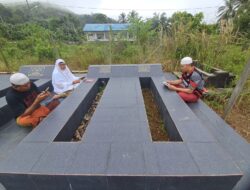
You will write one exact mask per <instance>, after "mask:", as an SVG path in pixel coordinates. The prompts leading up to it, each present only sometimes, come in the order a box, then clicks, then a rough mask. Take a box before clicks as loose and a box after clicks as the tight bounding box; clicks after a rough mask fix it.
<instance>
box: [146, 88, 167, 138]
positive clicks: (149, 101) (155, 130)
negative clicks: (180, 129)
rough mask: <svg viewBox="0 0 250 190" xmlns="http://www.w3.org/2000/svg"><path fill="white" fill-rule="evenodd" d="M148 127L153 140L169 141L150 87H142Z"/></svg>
mask: <svg viewBox="0 0 250 190" xmlns="http://www.w3.org/2000/svg"><path fill="white" fill-rule="evenodd" d="M142 95H143V98H144V103H145V107H146V112H147V117H148V122H149V128H150V132H151V136H152V140H153V141H169V137H168V134H167V131H166V129H165V127H164V122H163V119H162V117H161V114H160V111H159V108H158V106H157V104H156V101H155V99H154V96H153V94H152V92H151V90H150V89H148V88H145V89H142Z"/></svg>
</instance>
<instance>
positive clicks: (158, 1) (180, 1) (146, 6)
mask: <svg viewBox="0 0 250 190" xmlns="http://www.w3.org/2000/svg"><path fill="white" fill-rule="evenodd" d="M28 1H29V2H37V1H38V0H28ZM39 1H40V2H47V3H51V4H57V5H60V6H62V7H64V8H66V9H69V10H71V11H73V12H75V13H77V14H90V13H97V12H98V13H104V14H106V15H107V16H109V17H111V18H115V19H117V18H118V16H119V14H120V13H121V12H125V13H128V12H130V11H131V10H136V11H137V12H139V15H140V16H142V17H144V18H147V17H152V15H153V13H154V12H157V13H161V12H166V13H167V16H171V15H172V14H173V12H176V11H178V10H179V11H185V10H186V11H187V12H190V13H192V14H194V13H197V12H203V13H204V16H205V21H206V22H207V23H213V22H216V16H217V10H218V7H219V6H221V5H223V4H224V1H223V0H186V1H185V0H123V1H119V0H39ZM13 2H24V3H25V2H26V1H25V0H0V3H13ZM196 8H199V9H196ZM111 9H118V10H111ZM163 9H164V10H163Z"/></svg>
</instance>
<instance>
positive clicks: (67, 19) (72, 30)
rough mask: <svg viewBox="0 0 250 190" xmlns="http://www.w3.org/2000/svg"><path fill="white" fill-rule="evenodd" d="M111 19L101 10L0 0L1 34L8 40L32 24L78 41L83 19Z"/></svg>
mask: <svg viewBox="0 0 250 190" xmlns="http://www.w3.org/2000/svg"><path fill="white" fill-rule="evenodd" d="M111 22H116V21H115V20H114V19H111V18H109V17H107V16H106V15H104V14H101V13H96V14H91V15H87V14H85V15H77V14H75V13H73V12H71V11H69V10H67V9H63V8H61V7H58V6H55V5H52V4H46V3H39V2H36V3H31V4H30V5H29V7H28V6H27V4H9V5H3V4H0V23H1V25H0V36H3V37H4V38H6V39H9V40H20V38H22V37H21V36H23V35H22V34H21V33H22V32H24V31H23V30H24V28H27V25H32V24H33V25H36V26H41V27H43V28H45V29H48V30H50V31H52V32H54V33H56V34H57V36H61V39H62V40H69V41H77V40H79V36H78V34H81V32H82V27H83V25H84V24H85V23H111ZM8 33H9V34H8ZM10 33H11V34H12V35H10ZM13 33H17V34H16V35H13ZM24 35H25V34H24Z"/></svg>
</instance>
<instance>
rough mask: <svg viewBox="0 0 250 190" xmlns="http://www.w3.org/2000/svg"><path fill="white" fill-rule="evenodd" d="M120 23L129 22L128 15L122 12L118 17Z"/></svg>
mask: <svg viewBox="0 0 250 190" xmlns="http://www.w3.org/2000/svg"><path fill="white" fill-rule="evenodd" d="M118 22H119V23H126V22H127V17H126V14H125V13H121V14H120V15H119V18H118Z"/></svg>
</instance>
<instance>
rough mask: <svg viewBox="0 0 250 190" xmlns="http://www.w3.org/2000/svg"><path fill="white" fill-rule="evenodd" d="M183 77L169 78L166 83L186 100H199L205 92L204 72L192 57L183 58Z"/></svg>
mask: <svg viewBox="0 0 250 190" xmlns="http://www.w3.org/2000/svg"><path fill="white" fill-rule="evenodd" d="M181 70H182V77H181V78H180V79H178V80H168V81H166V82H165V83H164V85H165V86H167V87H168V89H170V90H173V91H176V92H177V93H178V94H179V95H180V97H181V98H182V99H183V100H184V101H185V102H190V103H191V102H197V101H198V99H199V98H200V97H202V94H203V92H204V83H205V82H204V79H203V77H202V74H201V73H199V71H197V69H196V68H195V66H194V65H193V60H192V58H191V57H184V58H183V59H182V60H181Z"/></svg>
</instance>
